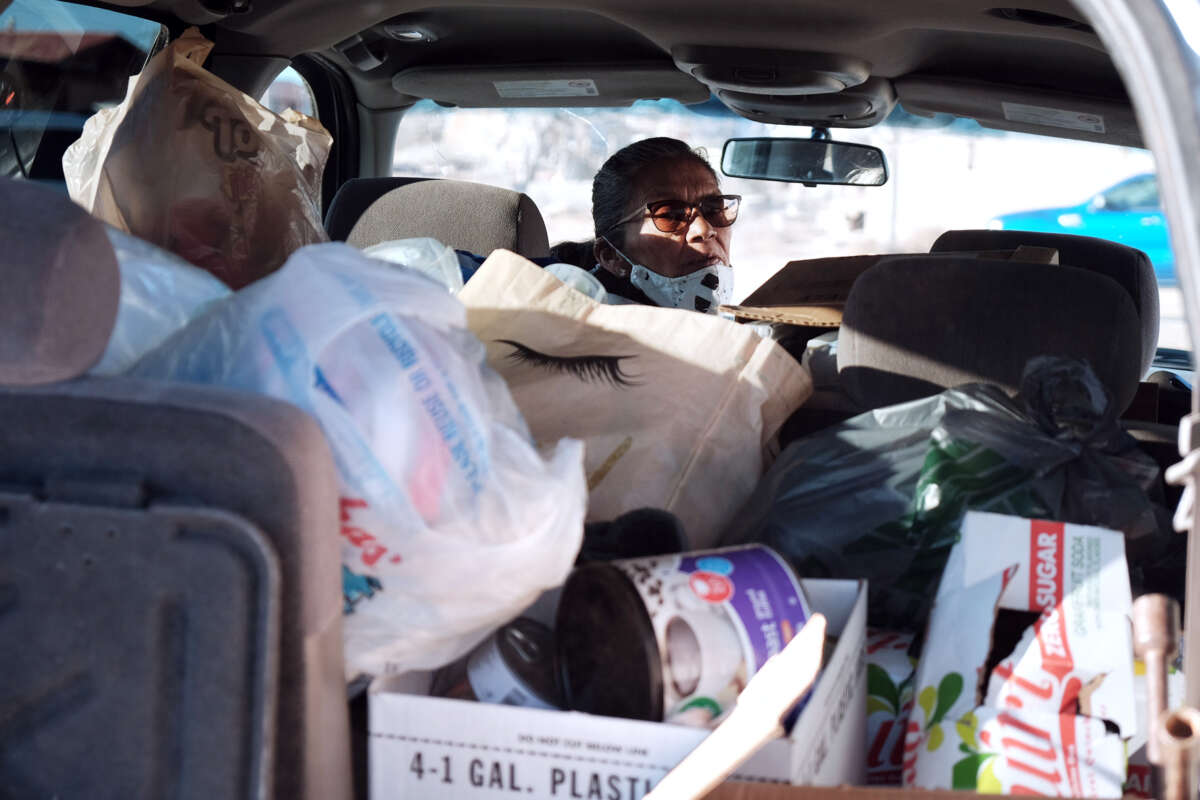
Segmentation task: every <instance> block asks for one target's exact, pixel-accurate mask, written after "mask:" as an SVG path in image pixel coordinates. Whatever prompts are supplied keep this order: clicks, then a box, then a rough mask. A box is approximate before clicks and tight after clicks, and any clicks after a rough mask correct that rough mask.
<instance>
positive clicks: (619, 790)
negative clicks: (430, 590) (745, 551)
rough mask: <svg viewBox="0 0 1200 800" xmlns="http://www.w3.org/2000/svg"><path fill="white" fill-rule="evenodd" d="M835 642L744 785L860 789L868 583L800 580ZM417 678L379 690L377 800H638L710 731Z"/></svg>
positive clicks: (379, 685)
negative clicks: (472, 698) (486, 699)
mask: <svg viewBox="0 0 1200 800" xmlns="http://www.w3.org/2000/svg"><path fill="white" fill-rule="evenodd" d="M802 583H803V586H804V590H805V592H806V593H807V595H808V597H809V600H810V602H811V603H812V607H813V609H814V610H816V611H818V612H820V613H822V614H824V615H825V616H826V618H827V619H828V622H829V631H830V633H832V634H834V635H836V636H837V637H838V642H837V646H836V647H835V648H834V650H833V653H832V654H831V655H830V656H829V658H828V660H827V663H826V666H825V669H824V670H823V671H822V673H821V677H820V678H819V680H818V682H817V685H816V687H815V688H814V690H813V693H812V695H811V698H810V700H809V702H808V704H807V705H806V706H805V708H804V710H803V711H802V712H801V714H800V717H799V719H798V720H797V722H796V725H795V728H794V729H793V731H792V734H791V736H790V737H788V738H785V739H778V740H776V741H774V742H771V743H769V744H768V745H767V746H766V747H764V748H763V749H762V750H760V751H759V752H758V753H757V754H756V755H755V756H753V757H752V758H751V759H750V760H749V761H747V762H746V763H745V764H744V765H742V768H741V769H740V770H739V771H738V772H737V774H736V775H735V776H734V779H737V780H752V781H760V782H762V781H766V782H777V783H787V782H789V781H790V782H792V783H804V784H811V785H817V786H836V785H839V784H846V783H851V784H853V783H863V781H864V780H865V774H864V770H863V765H864V763H865V758H864V754H865V752H866V727H865V726H866V672H865V665H864V660H863V653H864V647H865V641H866V621H867V606H866V583H865V582H862V581H832V580H806V581H802ZM420 684H421V681H419V680H416V679H415V678H414V677H412V676H397V677H395V678H388V679H381V680H379V681H376V683H375V684H374V685H373V686H372V689H371V695H370V701H369V705H370V715H369V716H370V719H369V724H368V734H369V749H368V758H369V770H370V797H371V800H395V799H397V798H430V799H431V800H432V799H434V798H485V797H512V796H514V795H525V796H527V797H537V798H541V797H562V798H571V799H572V800H575V799H577V798H589V797H593V798H604V800H638V798H641V797H642V796H643V795H644V794H645V793H646V792H648V791H649V790H650V788H651V787H653V786H654V784H655V783H657V782H658V780H659V779H661V778H662V776H663V775H665V774H666V773H667V772H668V771H669V770H670V769H671V767H673V766H674V765H675V764H676V763H678V762H679V761H680V760H682V759H683V757H684V756H686V755H687V754H688V753H689V752H691V751H692V750H693V749H694V748H695V747H696V745H697V744H699V743H700V741H701V740H702V739H703V738H704V737H705V736H706V735H707V733H708V732H707V731H705V730H701V729H696V728H687V727H682V726H677V725H666V724H662V723H653V722H639V721H634V720H626V719H617V718H612V717H600V716H594V715H589V714H580V713H577V712H565V711H542V710H538V709H529V708H517V707H513V706H502V705H486V704H483V703H472V702H468V701H462V700H450V699H445V698H439V697H427V696H424V695H422V694H420V693H419V692H420V691H421V686H420Z"/></svg>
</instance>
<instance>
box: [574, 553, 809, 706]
mask: <svg viewBox="0 0 1200 800" xmlns="http://www.w3.org/2000/svg"><path fill="white" fill-rule="evenodd" d="M809 616H811V611H810V607H809V604H808V600H807V598H806V597H805V596H804V590H803V589H802V588H801V586H800V581H799V580H798V579H797V577H796V575H795V573H794V572H793V571H792V568H791V567H790V566H789V565H788V564H787V563H786V562H785V561H784V560H783V559H782V558H781V557H780V556H779V555H777V554H776V553H775V552H774V551H772V550H771V549H769V548H767V547H764V546H762V545H750V546H745V547H733V548H727V549H722V550H710V551H702V552H695V553H684V554H677V555H668V556H654V557H650V558H636V559H629V560H625V561H614V562H610V563H607V564H591V565H588V566H586V567H581V568H580V569H577V570H575V572H573V573H572V574H571V577H570V578H569V579H568V580H567V583H566V585H565V586H564V588H563V593H562V599H561V601H560V605H559V611H558V621H557V625H556V627H557V631H558V658H559V672H560V681H561V683H562V687H563V694H564V700H565V702H566V705H567V707H568V708H571V709H575V710H578V711H587V712H591V713H596V714H605V715H609V716H619V717H629V718H632V719H645V720H654V721H661V720H664V719H666V720H667V721H672V722H681V723H685V724H694V725H707V724H708V723H709V722H711V721H712V720H713V719H715V718H717V717H719V716H721V714H723V713H724V712H725V711H726V710H728V709H729V708H730V707H731V706H732V705H733V704H734V702H735V701H736V699H737V696H738V694H739V693H740V692H741V690H742V689H743V688H744V687H745V685H746V683H747V681H749V679H750V676H752V675H753V674H754V673H755V672H757V671H758V670H759V668H761V667H762V665H763V664H764V663H766V661H767V659H768V658H770V657H771V656H773V655H775V654H776V653H778V652H779V651H780V650H782V649H783V646H784V645H785V644H787V643H788V641H790V640H791V639H792V637H793V636H795V635H796V633H797V632H798V631H799V630H800V629H801V628H802V627H803V626H804V623H805V622H806V621H807V620H808V618H809Z"/></svg>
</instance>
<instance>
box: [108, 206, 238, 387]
mask: <svg viewBox="0 0 1200 800" xmlns="http://www.w3.org/2000/svg"><path fill="white" fill-rule="evenodd" d="M105 232H106V233H107V234H108V240H109V242H111V243H112V246H113V250H114V251H115V252H116V254H117V264H118V266H119V267H120V269H121V300H120V305H119V306H118V310H117V322H116V324H115V325H114V326H113V332H112V335H111V336H110V337H109V339H108V347H107V348H105V350H104V355H103V356H101V357H100V363H99V364H97V365H96V366H94V367H92V369H91V374H93V375H118V374H120V373H122V372H125V371H126V370H127V369H129V368H130V367H132V366H133V365H134V363H135V362H136V361H137V360H138V359H139V358H141V357H142V356H143V355H145V354H146V353H148V352H150V351H151V350H153V349H154V348H156V347H158V346H159V345H160V344H162V343H163V342H164V341H165V340H166V339H167V338H168V337H169V336H170V335H171V334H173V333H175V332H176V331H178V330H179V329H180V328H182V327H183V326H184V325H186V324H187V323H188V322H190V321H191V320H193V319H194V318H196V317H197V316H199V315H200V314H201V313H202V312H203V311H204V309H205V308H207V307H208V305H209V304H210V303H213V302H215V301H217V300H220V299H222V298H225V297H228V296H229V295H230V291H229V288H228V287H227V286H226V285H225V284H223V283H221V281H219V280H218V279H217V278H215V277H214V276H212V275H210V274H209V273H208V272H205V271H204V270H202V269H200V268H199V267H195V266H192V265H191V264H189V263H188V262H186V261H184V260H183V259H182V258H180V257H179V256H177V255H175V254H174V253H169V252H167V251H166V250H163V249H162V248H161V247H155V246H154V245H152V244H150V243H149V242H145V241H142V240H141V239H139V238H137V237H136V236H130V235H129V234H128V233H122V232H121V231H119V230H117V229H116V228H112V227H110V228H107V229H106V231H105Z"/></svg>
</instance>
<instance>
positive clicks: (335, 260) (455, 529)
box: [132, 244, 587, 678]
mask: <svg viewBox="0 0 1200 800" xmlns="http://www.w3.org/2000/svg"><path fill="white" fill-rule="evenodd" d="M484 355H485V352H484V347H483V345H482V344H481V343H480V342H479V340H478V339H476V338H475V336H474V335H473V334H471V332H470V331H468V330H467V328H466V312H465V309H464V308H463V306H462V304H461V303H459V302H458V301H457V300H456V299H455V298H453V297H452V296H450V295H449V294H448V293H447V292H446V291H445V290H444V289H443V288H442V287H441V286H439V285H438V284H436V283H435V282H433V281H431V280H429V279H428V278H426V277H425V276H424V275H422V274H419V273H418V272H416V271H414V270H409V269H400V268H396V267H392V266H390V265H388V264H385V263H382V262H379V261H374V260H372V259H369V258H367V257H365V256H364V255H363V254H361V253H360V252H358V251H357V250H355V249H354V248H352V247H349V246H347V245H344V244H326V245H315V246H311V247H306V248H303V249H301V250H299V251H297V252H296V253H295V254H294V255H293V256H292V257H291V258H290V259H288V261H287V263H286V264H285V265H284V266H283V268H282V269H281V270H280V271H279V272H277V273H275V274H272V275H270V276H268V277H267V278H265V279H263V280H261V281H259V282H257V283H255V284H254V285H252V286H249V287H247V288H246V289H243V290H241V291H240V292H238V293H237V294H235V295H234V296H233V297H231V298H230V299H229V300H227V301H225V302H222V303H220V304H218V305H217V306H216V307H214V308H213V309H212V310H211V311H210V312H209V313H207V314H205V315H204V316H203V317H201V318H199V319H197V320H196V321H195V322H193V323H192V324H191V325H189V326H188V327H187V328H185V329H184V330H183V331H181V332H180V333H179V334H178V335H177V336H175V337H174V338H172V339H171V340H169V341H168V342H167V343H166V344H164V345H163V346H162V347H161V348H159V349H158V350H157V351H155V352H153V353H151V354H150V355H148V356H147V357H146V358H144V359H143V360H142V361H141V362H139V364H137V365H136V367H135V368H134V370H133V372H132V374H134V375H137V376H142V377H157V378H171V379H177V380H183V381H191V382H198V383H216V384H221V385H225V386H232V387H237V388H242V389H247V390H251V391H255V392H261V393H265V394H268V395H271V396H274V397H279V398H283V399H286V400H289V401H291V402H292V403H294V404H296V405H298V406H301V407H302V408H305V409H307V410H308V411H309V412H311V413H312V414H313V415H314V416H315V417H316V418H317V420H319V421H320V423H321V426H322V428H323V429H324V431H325V434H326V436H327V437H328V439H329V442H330V445H331V448H332V450H333V453H334V457H335V459H336V461H337V466H338V471H339V474H340V477H341V482H342V486H341V491H342V527H341V533H342V536H343V538H344V541H343V549H342V553H343V565H344V568H343V577H344V589H345V591H346V607H347V612H348V613H347V617H346V620H345V637H346V671H347V677H348V678H352V677H354V676H356V675H358V674H360V673H364V672H365V673H369V674H381V673H386V672H396V671H402V670H407V669H424V668H432V667H436V666H439V665H441V664H444V663H446V662H448V661H450V660H452V659H453V658H456V657H457V656H459V655H462V654H463V653H465V652H467V651H468V650H469V649H470V648H471V647H472V646H473V645H474V644H475V643H476V642H478V641H479V640H480V639H482V638H483V636H484V635H486V633H487V632H488V631H489V630H490V629H492V628H494V627H495V626H496V625H498V624H500V623H502V622H504V621H506V620H508V619H510V618H511V617H513V616H515V615H516V614H518V613H519V612H520V611H521V610H522V609H523V608H525V607H526V606H528V605H529V604H530V603H532V602H533V601H534V600H535V599H536V597H537V596H538V594H539V593H540V592H541V591H543V590H544V589H547V588H550V587H552V586H556V585H558V584H560V583H561V582H562V581H563V580H564V579H565V577H566V575H567V573H568V571H569V570H570V568H571V565H572V563H573V561H574V559H575V554H576V552H577V551H578V549H579V546H580V541H581V537H582V532H583V515H584V510H585V503H586V498H587V488H586V485H585V479H584V472H583V446H582V444H581V443H580V442H577V441H574V440H569V439H563V440H561V441H559V442H558V443H557V444H556V445H554V446H553V447H552V448H547V449H548V450H549V451H551V454H550V455H549V457H548V459H543V458H542V457H541V456H540V455H539V454H538V452H537V451H536V450H535V448H534V446H533V445H532V444H531V439H530V435H529V431H528V429H527V428H526V426H525V424H524V422H523V420H522V418H521V415H520V413H519V412H518V411H517V408H516V406H515V405H514V403H513V400H512V397H511V395H510V394H509V392H508V388H507V387H506V386H505V384H504V382H503V381H502V380H501V379H500V377H499V376H498V375H496V374H495V373H494V372H492V371H491V370H490V369H489V368H488V367H487V366H486V364H485V363H484ZM331 535H332V532H331Z"/></svg>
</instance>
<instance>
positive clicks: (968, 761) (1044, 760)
mask: <svg viewBox="0 0 1200 800" xmlns="http://www.w3.org/2000/svg"><path fill="white" fill-rule="evenodd" d="M1124 783H1125V743H1124V742H1122V741H1121V738H1120V737H1119V736H1116V735H1114V734H1111V733H1108V732H1107V731H1106V730H1105V727H1104V723H1103V722H1102V721H1100V720H1098V719H1096V718H1094V717H1080V716H1074V715H1068V714H1047V713H1043V712H1039V711H1014V710H1000V709H995V708H988V707H986V706H980V707H979V708H977V709H975V710H974V711H971V712H968V713H967V714H965V715H963V717H961V718H960V719H959V720H958V722H956V723H955V724H954V726H953V729H952V730H949V731H948V732H947V733H946V737H945V740H944V741H943V742H942V743H941V746H939V747H937V748H935V749H934V750H932V751H929V752H927V753H922V754H921V757H920V758H918V759H917V765H916V775H915V785H918V786H924V787H931V788H932V787H945V788H950V787H953V788H955V789H974V790H976V791H978V792H981V793H985V794H1006V795H1046V796H1051V797H1053V796H1059V797H1120V796H1121V792H1122V787H1123V786H1124Z"/></svg>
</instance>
